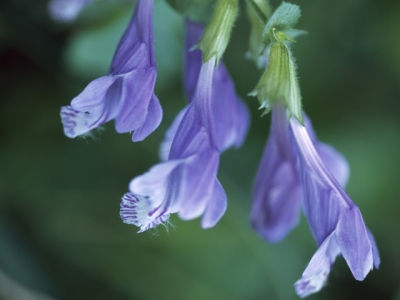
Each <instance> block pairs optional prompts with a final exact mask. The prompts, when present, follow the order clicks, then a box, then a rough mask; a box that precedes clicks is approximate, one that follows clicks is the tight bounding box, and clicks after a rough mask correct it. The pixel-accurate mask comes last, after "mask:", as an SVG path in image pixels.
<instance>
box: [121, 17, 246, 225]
mask: <svg viewBox="0 0 400 300" xmlns="http://www.w3.org/2000/svg"><path fill="white" fill-rule="evenodd" d="M202 30H203V27H202V26H201V25H199V24H196V23H192V22H189V21H188V22H187V43H186V48H187V57H186V72H185V73H186V74H191V77H190V76H186V77H185V79H186V80H185V88H186V93H187V95H188V97H189V99H191V101H190V103H189V105H188V106H187V107H186V108H184V109H183V110H182V111H181V112H180V113H179V114H178V116H177V117H176V119H175V121H174V122H173V124H172V125H171V127H170V129H169V130H168V131H167V134H166V138H165V140H164V142H163V143H162V146H161V157H162V159H163V160H164V162H162V163H160V164H158V165H156V166H154V167H153V168H151V169H150V171H149V172H147V173H145V174H144V175H142V176H138V177H136V178H134V179H133V180H132V181H131V183H130V186H129V188H130V193H127V194H125V195H124V197H123V198H122V203H121V212H120V214H121V218H122V220H123V221H124V222H125V223H127V224H134V225H136V226H139V227H140V231H139V232H142V231H145V230H147V229H150V228H153V227H155V226H157V225H159V224H161V223H163V222H165V221H166V220H167V219H168V218H169V215H170V214H171V213H178V215H179V217H180V218H181V219H184V220H190V219H194V218H196V217H199V216H201V215H202V216H203V217H202V222H201V225H202V227H203V228H210V227H213V226H214V225H215V224H216V223H217V222H218V221H219V219H220V218H221V217H222V215H223V214H224V213H225V210H226V206H227V198H226V195H225V191H224V189H223V187H222V186H221V184H220V182H219V181H218V179H217V177H216V175H217V170H218V165H219V156H220V152H222V151H223V150H225V149H226V148H227V147H229V146H239V145H240V144H241V143H242V142H243V140H244V137H245V135H246V132H247V129H248V122H249V114H248V111H247V108H246V107H245V106H244V104H243V103H242V102H241V100H239V99H238V98H237V96H236V94H235V90H234V86H233V83H232V81H231V79H230V77H229V75H228V73H227V71H226V69H225V67H224V66H223V65H222V63H221V64H220V65H219V66H218V67H217V68H215V67H214V66H215V56H214V57H213V58H211V59H210V60H209V61H208V62H206V63H204V64H202V60H201V52H200V51H199V50H194V51H192V52H189V49H191V48H192V47H193V45H194V44H195V43H196V42H197V41H198V40H199V38H200V36H201V33H202ZM194 86H195V87H194Z"/></svg>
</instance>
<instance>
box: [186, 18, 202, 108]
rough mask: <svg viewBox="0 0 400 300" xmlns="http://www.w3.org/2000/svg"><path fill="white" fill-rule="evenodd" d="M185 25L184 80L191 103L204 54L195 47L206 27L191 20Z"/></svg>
mask: <svg viewBox="0 0 400 300" xmlns="http://www.w3.org/2000/svg"><path fill="white" fill-rule="evenodd" d="M185 25H186V26H185V28H186V34H185V77H184V78H183V80H184V87H185V92H186V97H187V99H188V100H189V101H191V100H192V99H193V96H194V92H195V90H196V85H197V81H198V78H199V73H200V69H201V66H202V64H203V61H202V58H201V55H202V53H201V51H200V49H198V48H195V46H196V44H197V43H198V42H199V41H200V38H201V36H202V35H203V31H204V25H203V24H200V23H197V22H193V21H190V20H189V19H186V20H185Z"/></svg>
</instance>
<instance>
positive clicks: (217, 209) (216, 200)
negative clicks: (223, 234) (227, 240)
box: [201, 179, 228, 229]
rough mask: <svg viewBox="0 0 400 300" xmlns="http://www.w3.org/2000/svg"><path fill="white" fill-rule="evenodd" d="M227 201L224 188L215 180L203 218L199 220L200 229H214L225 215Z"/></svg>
mask: <svg viewBox="0 0 400 300" xmlns="http://www.w3.org/2000/svg"><path fill="white" fill-rule="evenodd" d="M227 200H228V199H227V198H226V194H225V191H224V188H223V187H222V185H221V183H220V182H219V181H218V179H215V182H214V188H213V192H212V194H211V195H210V199H209V201H208V204H207V207H206V210H205V212H204V215H203V218H202V219H201V227H203V228H204V229H207V228H211V227H214V226H215V224H217V223H218V221H219V220H220V219H221V218H222V216H223V215H224V214H225V211H226V208H227V206H228V201H227Z"/></svg>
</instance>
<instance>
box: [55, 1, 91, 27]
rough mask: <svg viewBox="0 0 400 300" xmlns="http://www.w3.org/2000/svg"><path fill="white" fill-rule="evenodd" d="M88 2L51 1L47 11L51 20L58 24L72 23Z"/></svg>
mask: <svg viewBox="0 0 400 300" xmlns="http://www.w3.org/2000/svg"><path fill="white" fill-rule="evenodd" d="M89 3H90V0H51V1H50V2H49V3H48V11H49V14H50V16H51V18H52V19H53V20H55V21H58V22H72V21H74V20H75V19H76V18H77V17H78V15H79V13H80V12H81V10H82V9H83V8H84V7H85V6H86V5H88V4H89Z"/></svg>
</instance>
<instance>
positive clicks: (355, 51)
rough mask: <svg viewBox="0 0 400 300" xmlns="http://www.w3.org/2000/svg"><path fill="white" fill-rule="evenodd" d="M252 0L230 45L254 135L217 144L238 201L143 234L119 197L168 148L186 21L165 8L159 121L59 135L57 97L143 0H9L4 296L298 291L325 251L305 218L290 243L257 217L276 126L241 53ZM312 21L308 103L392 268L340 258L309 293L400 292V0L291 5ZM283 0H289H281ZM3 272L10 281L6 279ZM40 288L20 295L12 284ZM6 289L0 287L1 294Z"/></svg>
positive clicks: (65, 96) (4, 21)
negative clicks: (70, 16)
mask: <svg viewBox="0 0 400 300" xmlns="http://www.w3.org/2000/svg"><path fill="white" fill-rule="evenodd" d="M243 2H244V1H241V4H242V9H241V13H240V17H239V19H238V21H237V23H236V26H235V28H234V31H233V36H232V39H231V42H230V44H229V47H228V50H227V52H226V54H225V56H224V60H225V62H226V65H227V67H228V69H229V71H230V72H231V75H232V77H233V78H234V80H235V82H236V88H237V92H238V94H239V95H240V96H241V97H243V98H244V99H245V100H246V102H247V103H248V105H249V107H250V109H251V111H252V126H251V131H250V133H249V136H248V138H247V141H246V144H245V145H244V146H243V147H242V148H241V149H239V150H229V151H228V152H227V153H225V154H224V155H222V158H221V166H220V169H219V178H220V180H221V182H222V184H223V185H224V187H225V190H226V192H227V195H228V199H229V206H228V210H227V212H226V214H225V216H224V217H223V219H222V220H221V221H220V222H219V224H218V225H217V226H216V227H215V228H213V229H210V230H206V231H204V230H202V229H201V228H200V224H199V220H194V221H190V222H183V221H181V220H179V219H178V218H177V217H176V216H173V217H172V222H173V224H174V225H175V227H174V228H170V230H169V232H166V231H165V229H164V228H163V227H160V228H158V230H157V232H152V233H147V232H145V233H142V234H136V231H137V230H138V229H137V228H136V227H134V226H128V225H125V224H123V223H122V221H121V220H120V217H119V202H120V198H121V196H122V195H123V194H124V193H125V192H126V191H127V187H128V183H129V181H130V180H131V179H132V178H133V177H134V176H137V175H139V174H141V173H143V172H145V171H146V170H148V168H149V167H151V166H152V165H153V164H155V163H157V162H158V145H159V143H160V141H161V140H162V138H163V134H164V132H165V130H166V129H167V128H168V126H169V124H170V123H171V122H172V120H173V118H174V115H175V114H176V113H177V112H178V111H179V110H180V109H181V108H182V107H183V106H184V105H185V100H184V98H183V94H182V84H181V78H182V72H181V71H182V43H183V27H182V18H181V17H180V16H179V15H178V14H177V13H175V12H174V11H172V10H171V8H170V7H169V6H168V5H167V4H166V2H165V1H163V0H157V1H156V4H155V17H154V19H155V22H154V23H155V24H154V26H155V43H156V56H157V64H158V70H159V73H158V74H159V75H158V80H157V86H156V94H157V95H158V97H159V99H160V101H161V104H162V105H163V108H164V119H163V122H162V124H161V126H160V127H159V129H158V130H157V131H156V132H154V133H153V134H152V135H151V136H150V137H149V138H147V139H146V140H145V141H144V142H141V143H135V144H134V143H132V142H131V138H130V135H129V134H125V135H118V134H116V132H115V130H114V128H113V124H112V122H111V123H109V124H106V125H105V129H106V130H105V131H104V132H103V133H102V134H101V135H100V136H99V139H98V141H97V142H96V141H92V140H88V141H85V140H82V139H75V140H71V139H68V138H66V137H65V136H64V135H63V131H62V126H61V122H60V117H59V110H60V106H62V105H67V104H69V102H70V100H71V99H72V98H73V97H74V96H76V95H77V94H78V93H80V92H81V91H82V89H83V88H84V87H85V86H86V85H87V84H88V82H89V81H91V80H92V79H94V78H96V77H98V76H102V75H104V74H106V72H107V71H108V66H109V64H110V62H111V59H112V55H113V52H114V50H115V48H116V45H117V43H118V40H119V38H120V37H121V35H122V33H123V31H124V29H125V26H126V25H127V23H128V21H129V18H130V16H131V13H132V11H133V7H134V4H133V3H132V2H129V1H121V2H117V1H115V2H114V1H94V3H93V4H92V5H90V6H89V7H88V8H87V9H85V10H84V12H83V13H82V15H81V16H80V17H79V18H78V20H77V21H76V22H74V23H72V24H57V23H55V22H53V21H51V20H50V19H49V17H48V15H47V11H46V1H44V0H40V1H39V0H1V1H0V79H1V80H0V95H1V98H0V99H1V100H0V295H2V297H3V298H4V299H44V296H43V295H48V296H49V297H52V298H54V299H176V300H180V299H279V300H280V299H284V300H286V299H298V297H297V296H296V295H295V293H294V288H293V283H294V282H295V281H296V280H297V279H299V278H300V277H301V274H302V272H303V270H304V268H305V267H306V265H307V263H308V262H309V260H310V258H311V256H312V255H313V254H314V251H315V250H316V245H315V242H314V240H313V238H312V236H311V233H310V231H309V229H308V225H307V221H306V220H305V218H304V217H302V220H301V224H300V225H299V227H298V228H296V229H295V230H294V231H293V232H291V233H290V235H289V236H288V238H287V239H285V241H283V242H282V243H280V244H276V245H272V244H268V243H266V242H264V241H263V240H262V239H261V238H260V237H258V236H257V234H256V233H255V232H253V231H252V229H251V228H250V226H249V222H248V214H249V210H250V205H251V188H252V184H253V179H254V176H255V173H256V169H257V165H258V163H259V161H260V158H261V154H262V151H263V147H264V144H265V141H266V139H267V135H268V128H269V120H270V117H269V116H266V117H263V118H260V111H258V104H257V101H256V100H255V99H254V98H250V97H248V96H246V95H247V93H248V92H249V91H251V90H252V89H253V88H254V86H255V84H256V83H257V80H258V78H259V76H260V71H258V70H257V69H256V68H255V67H254V65H253V64H252V63H251V62H250V61H248V60H246V59H244V55H245V52H246V48H247V38H248V33H249V24H248V21H247V19H246V14H245V9H244V5H243V4H244V3H243ZM293 2H294V3H297V4H299V5H300V6H301V8H302V10H303V16H302V19H301V20H300V22H299V24H298V26H297V28H299V29H304V30H307V31H308V32H309V34H308V35H307V36H305V37H301V38H299V39H298V43H297V44H295V45H294V46H293V52H294V55H295V56H296V58H297V63H298V73H299V77H300V84H301V89H302V95H303V98H304V100H303V103H304V107H305V109H306V111H307V113H308V114H309V116H310V117H311V118H312V120H313V123H314V127H315V130H316V132H317V134H318V135H319V138H320V139H321V140H322V141H324V142H326V143H329V144H332V145H334V146H335V147H336V148H337V149H338V150H340V151H341V152H342V153H344V154H345V156H346V157H347V159H348V161H349V163H350V167H351V178H350V182H349V184H348V187H347V191H348V193H349V195H350V196H351V198H352V199H353V200H354V201H355V202H356V204H357V205H358V206H359V207H360V209H361V211H362V213H363V216H364V219H365V222H366V224H367V225H368V227H369V228H370V229H371V230H372V232H373V233H374V235H375V238H376V240H377V244H378V247H379V250H380V254H381V258H382V264H381V268H380V269H379V270H374V271H373V272H371V273H370V274H369V275H368V277H367V278H366V280H365V281H363V282H358V281H356V280H355V279H354V278H353V277H352V275H351V273H350V271H349V269H348V267H347V265H346V264H345V262H344V260H343V258H341V257H340V258H338V259H337V261H336V263H335V265H334V266H333V269H332V272H331V275H330V277H329V282H328V284H327V286H326V287H325V289H323V290H322V291H321V292H320V293H318V294H316V295H313V296H310V297H309V299H310V300H311V299H394V300H396V299H400V258H399V253H400V235H399V232H400V217H399V215H400V205H399V204H398V202H397V201H398V195H399V194H400V184H399V180H400V173H399V172H400V171H399V169H400V160H399V158H398V155H399V154H400V133H399V132H400V119H399V117H398V114H399V111H400V104H399V103H400V102H399V95H400V80H399V78H400V39H399V38H398V32H399V30H400V17H399V16H400V1H398V0H392V1H390V0H385V1H379V0H342V1H331V0H308V1H300V0H296V1H293ZM272 4H273V6H274V7H277V6H278V5H279V4H280V3H279V2H278V1H272ZM2 277H3V279H2ZM4 278H8V280H13V281H14V284H15V283H16V284H18V285H19V288H22V287H23V288H26V289H28V290H29V291H36V292H39V293H41V296H40V295H38V294H35V295H36V296H35V295H34V294H33V292H32V293H30V292H28V294H29V295H30V296H31V297H37V298H22V297H17V298H10V297H9V296H7V295H9V293H8V294H7V293H6V291H7V288H9V287H10V286H11V285H10V284H7V282H8V281H7V280H5V279H4ZM0 297H1V296H0Z"/></svg>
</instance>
